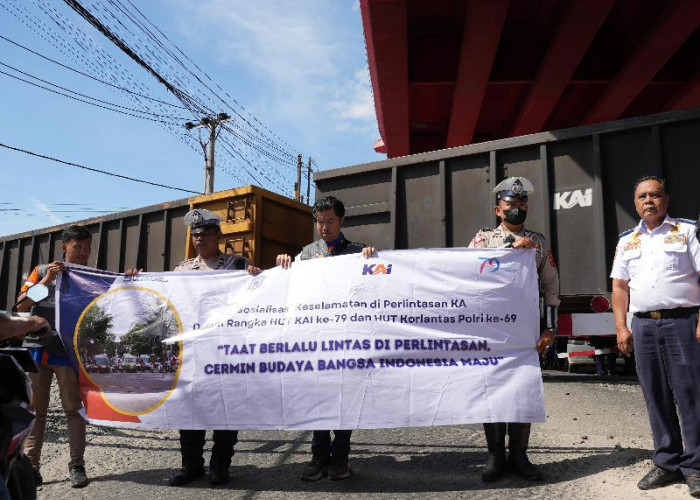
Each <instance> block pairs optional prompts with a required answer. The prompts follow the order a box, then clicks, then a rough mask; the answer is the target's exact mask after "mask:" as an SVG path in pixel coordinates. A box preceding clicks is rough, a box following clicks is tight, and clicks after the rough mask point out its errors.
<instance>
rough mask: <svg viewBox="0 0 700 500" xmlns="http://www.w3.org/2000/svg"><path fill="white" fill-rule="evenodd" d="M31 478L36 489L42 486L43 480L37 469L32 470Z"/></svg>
mask: <svg viewBox="0 0 700 500" xmlns="http://www.w3.org/2000/svg"><path fill="white" fill-rule="evenodd" d="M32 476H34V486H36V487H37V488H38V487H39V486H41V485H42V484H44V478H43V477H41V472H39V469H34V468H32Z"/></svg>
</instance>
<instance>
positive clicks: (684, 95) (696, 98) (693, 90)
mask: <svg viewBox="0 0 700 500" xmlns="http://www.w3.org/2000/svg"><path fill="white" fill-rule="evenodd" d="M696 106H700V74H696V75H695V76H694V77H693V78H691V79H690V80H689V81H688V82H687V83H686V84H685V85H683V86H682V87H681V88H680V89H679V90H678V92H676V95H674V96H673V97H672V98H671V99H670V100H669V101H668V102H667V103H666V104H665V105H664V109H665V110H666V111H675V110H677V109H688V108H694V107H696Z"/></svg>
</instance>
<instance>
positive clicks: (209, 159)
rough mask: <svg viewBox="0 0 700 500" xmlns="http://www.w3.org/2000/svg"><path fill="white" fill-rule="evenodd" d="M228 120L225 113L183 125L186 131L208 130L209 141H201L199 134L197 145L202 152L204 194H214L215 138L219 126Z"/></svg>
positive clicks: (219, 130) (217, 134)
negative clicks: (195, 129)
mask: <svg viewBox="0 0 700 500" xmlns="http://www.w3.org/2000/svg"><path fill="white" fill-rule="evenodd" d="M230 119H231V117H230V116H229V115H227V114H226V113H219V114H218V115H215V116H214V115H212V116H205V117H204V118H202V119H201V120H200V121H199V123H192V122H187V123H185V128H186V129H187V130H192V129H193V128H204V127H206V128H207V129H209V140H208V141H207V142H204V141H203V140H202V136H201V134H200V136H199V144H200V145H201V146H202V149H203V150H204V194H211V193H213V192H214V149H215V145H216V138H217V137H219V133H220V132H221V124H222V123H224V122H227V121H229V120H230ZM207 146H208V147H209V151H207Z"/></svg>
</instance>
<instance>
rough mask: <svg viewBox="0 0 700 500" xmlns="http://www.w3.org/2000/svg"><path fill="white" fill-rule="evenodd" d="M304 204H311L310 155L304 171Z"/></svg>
mask: <svg viewBox="0 0 700 500" xmlns="http://www.w3.org/2000/svg"><path fill="white" fill-rule="evenodd" d="M306 174H307V175H308V177H307V178H306V204H307V205H311V201H310V200H311V157H310V156H309V168H308V170H307V171H306Z"/></svg>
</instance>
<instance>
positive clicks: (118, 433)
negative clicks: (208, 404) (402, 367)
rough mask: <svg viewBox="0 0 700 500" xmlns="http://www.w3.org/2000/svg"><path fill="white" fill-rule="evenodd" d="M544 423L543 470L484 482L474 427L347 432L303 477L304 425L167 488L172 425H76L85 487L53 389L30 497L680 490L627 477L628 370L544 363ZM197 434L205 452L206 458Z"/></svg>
mask: <svg viewBox="0 0 700 500" xmlns="http://www.w3.org/2000/svg"><path fill="white" fill-rule="evenodd" d="M544 380H545V384H544V388H545V400H546V405H547V423H546V424H536V425H534V426H533V432H532V436H531V439H530V458H531V460H532V461H533V462H534V463H536V464H538V465H540V466H541V468H542V471H543V472H544V474H545V478H546V480H545V481H544V482H541V483H530V482H527V481H523V480H521V479H518V478H516V477H512V476H507V477H506V478H504V479H503V480H501V481H499V482H497V483H495V484H490V485H486V484H484V483H482V482H481V481H480V479H479V476H480V472H481V468H482V464H483V463H484V461H485V459H486V444H485V440H484V435H483V432H482V430H481V426H480V425H464V426H459V427H433V428H410V429H383V430H372V431H356V432H355V433H354V434H353V439H352V445H353V450H352V454H351V468H352V472H353V477H352V478H351V479H349V480H346V481H338V482H332V481H328V480H326V479H324V480H321V481H318V482H316V483H305V482H303V481H301V480H300V479H299V473H300V468H301V467H302V465H303V463H304V462H305V461H307V460H308V459H309V442H310V437H311V436H310V433H309V432H251V431H242V432H241V433H240V434H239V439H240V441H239V443H238V444H237V445H236V455H235V456H234V459H233V465H232V467H231V476H232V477H231V482H230V483H229V484H228V485H226V486H224V487H218V488H214V487H210V486H209V485H208V484H207V483H206V481H205V480H200V481H197V482H195V483H193V484H192V485H189V486H186V487H182V488H172V487H169V486H167V484H166V481H167V478H168V477H169V476H170V475H171V474H172V473H173V472H175V471H176V470H177V469H178V468H179V465H180V454H179V445H178V440H177V432H175V431H138V430H124V429H113V428H107V427H95V426H90V425H89V426H88V447H87V451H86V457H85V459H86V462H87V464H86V468H87V472H88V475H89V476H90V478H91V479H92V482H91V483H90V485H89V486H88V487H86V488H84V489H81V490H76V489H72V488H70V486H69V483H68V481H67V464H68V443H67V437H66V431H65V423H64V419H63V414H62V410H61V409H60V404H59V401H58V395H57V391H56V390H55V389H56V388H55V387H54V394H53V401H52V407H51V408H52V410H51V411H50V413H49V422H48V425H47V435H46V443H45V445H44V454H43V457H42V462H43V466H42V474H43V476H44V485H43V486H42V487H41V489H40V491H39V499H51V500H57V499H63V498H65V499H71V500H75V499H79V498H90V499H94V498H115V497H117V496H119V497H121V498H128V499H141V498H149V499H151V498H152V499H161V498H162V499H168V500H171V499H172V498H173V497H176V498H178V499H189V498H193V499H194V498H197V499H217V498H232V497H233V498H269V499H284V500H291V499H296V498H299V499H301V498H304V499H308V498H326V497H329V496H340V495H343V496H347V497H354V498H382V499H383V498H421V499H423V498H440V499H450V498H465V497H467V496H468V495H469V496H471V495H474V494H476V495H478V496H479V498H485V499H490V498H494V499H495V498H499V499H500V498H505V497H508V498H509V500H514V499H524V498H549V499H557V498H562V499H564V498H565V499H576V498H581V499H584V498H585V499H591V498H596V497H598V498H615V497H616V498H625V499H626V498H634V499H637V498H640V499H644V498H648V499H663V500H665V499H676V498H690V496H689V495H688V489H687V487H686V486H685V485H684V484H676V485H672V486H669V487H666V488H662V489H658V490H653V491H651V492H643V491H640V490H638V489H637V488H636V483H637V481H638V480H639V479H640V478H641V477H642V476H643V475H644V474H645V473H646V472H647V471H648V470H650V468H651V461H650V460H649V459H650V457H651V452H652V440H651V434H650V430H649V422H648V419H647V416H646V410H645V407H644V400H643V398H642V394H641V391H640V388H639V386H638V384H637V382H636V380H634V379H617V380H614V381H612V382H606V383H603V382H601V381H600V380H598V379H595V378H593V377H592V376H591V375H586V374H576V375H574V374H565V373H561V372H545V374H544ZM210 447H211V443H210V442H208V443H207V448H206V450H205V457H206V458H207V460H208V450H209V449H210Z"/></svg>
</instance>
